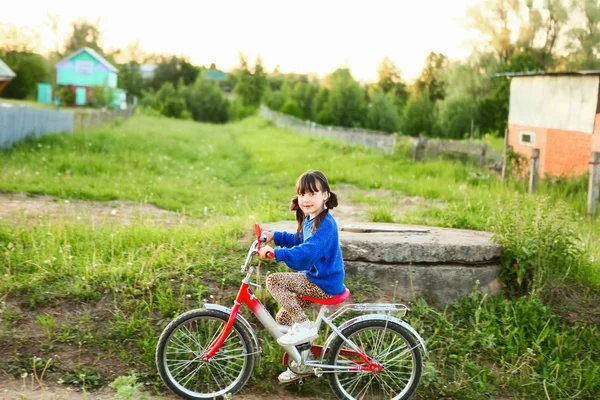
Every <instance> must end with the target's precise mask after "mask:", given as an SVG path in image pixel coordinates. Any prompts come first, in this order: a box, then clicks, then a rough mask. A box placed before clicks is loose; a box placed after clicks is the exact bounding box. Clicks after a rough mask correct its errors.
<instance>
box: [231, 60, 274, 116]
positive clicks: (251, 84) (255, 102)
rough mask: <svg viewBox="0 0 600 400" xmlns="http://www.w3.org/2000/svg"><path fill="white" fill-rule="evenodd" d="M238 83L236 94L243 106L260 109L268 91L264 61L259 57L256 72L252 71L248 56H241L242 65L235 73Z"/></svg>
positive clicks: (255, 66)
mask: <svg viewBox="0 0 600 400" xmlns="http://www.w3.org/2000/svg"><path fill="white" fill-rule="evenodd" d="M235 75H236V77H237V83H236V85H235V89H234V91H235V93H236V94H237V96H238V97H239V99H240V101H241V103H242V105H244V106H246V107H254V108H256V107H258V106H260V103H261V101H262V99H263V96H264V94H265V92H266V90H267V85H268V79H267V73H266V71H265V69H264V67H263V65H262V59H261V58H260V57H258V58H257V59H256V62H255V65H254V72H252V71H250V67H249V66H248V61H247V60H246V56H245V55H243V54H240V65H239V67H238V68H237V70H236V71H235Z"/></svg>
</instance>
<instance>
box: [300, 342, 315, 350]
mask: <svg viewBox="0 0 600 400" xmlns="http://www.w3.org/2000/svg"><path fill="white" fill-rule="evenodd" d="M311 348H312V343H311V342H307V343H302V344H299V345H296V349H298V351H306V350H310V349H311Z"/></svg>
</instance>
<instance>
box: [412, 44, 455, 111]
mask: <svg viewBox="0 0 600 400" xmlns="http://www.w3.org/2000/svg"><path fill="white" fill-rule="evenodd" d="M447 66H448V58H447V57H446V56H445V55H443V54H442V53H435V52H433V51H432V52H431V53H429V54H428V55H427V57H426V58H425V66H424V67H423V70H422V71H421V75H420V76H419V78H418V79H417V81H416V82H415V93H416V94H417V95H420V94H421V93H423V92H425V90H427V92H428V93H429V96H430V99H431V101H433V102H435V101H436V100H443V99H444V97H445V96H446V82H444V80H443V73H442V72H443V70H444V69H445V68H446V67H447Z"/></svg>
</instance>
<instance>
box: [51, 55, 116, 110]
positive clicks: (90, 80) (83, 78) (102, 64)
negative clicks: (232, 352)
mask: <svg viewBox="0 0 600 400" xmlns="http://www.w3.org/2000/svg"><path fill="white" fill-rule="evenodd" d="M118 73H119V70H118V69H117V68H116V67H115V66H113V65H112V64H111V63H109V62H108V61H106V59H105V58H104V57H102V56H101V55H100V54H98V53H97V52H96V51H94V50H93V49H91V48H89V47H83V48H81V49H79V50H77V51H76V52H75V53H73V54H71V55H70V56H68V57H66V58H65V59H63V60H62V61H60V62H59V63H58V64H56V83H57V84H58V85H61V86H63V87H66V88H68V90H70V91H72V92H73V94H74V95H75V105H77V106H84V105H87V104H88V103H90V101H91V100H92V90H93V88H94V87H103V88H105V90H106V92H107V93H112V99H109V103H110V105H111V106H112V107H122V104H123V103H124V102H125V100H126V93H125V91H124V90H122V89H117V75H118Z"/></svg>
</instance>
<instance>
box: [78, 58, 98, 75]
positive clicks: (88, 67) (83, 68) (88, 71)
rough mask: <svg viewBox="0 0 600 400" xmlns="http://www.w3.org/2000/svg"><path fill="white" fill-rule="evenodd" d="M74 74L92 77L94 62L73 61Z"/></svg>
mask: <svg viewBox="0 0 600 400" xmlns="http://www.w3.org/2000/svg"><path fill="white" fill-rule="evenodd" d="M75 72H77V73H78V74H81V75H92V74H93V73H94V62H93V61H75Z"/></svg>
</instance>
